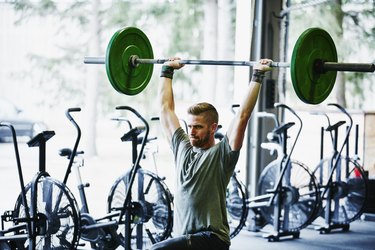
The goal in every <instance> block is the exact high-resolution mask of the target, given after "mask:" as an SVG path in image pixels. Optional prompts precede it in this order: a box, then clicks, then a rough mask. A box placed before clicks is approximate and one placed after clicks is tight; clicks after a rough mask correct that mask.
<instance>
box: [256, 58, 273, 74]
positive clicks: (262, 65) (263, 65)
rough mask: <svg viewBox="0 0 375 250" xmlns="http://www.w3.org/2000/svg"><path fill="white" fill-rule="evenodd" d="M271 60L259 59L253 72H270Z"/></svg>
mask: <svg viewBox="0 0 375 250" xmlns="http://www.w3.org/2000/svg"><path fill="white" fill-rule="evenodd" d="M271 63H272V60H271V59H260V60H259V62H258V63H257V64H255V65H254V68H253V69H254V70H258V71H262V72H267V71H271V70H272V67H271Z"/></svg>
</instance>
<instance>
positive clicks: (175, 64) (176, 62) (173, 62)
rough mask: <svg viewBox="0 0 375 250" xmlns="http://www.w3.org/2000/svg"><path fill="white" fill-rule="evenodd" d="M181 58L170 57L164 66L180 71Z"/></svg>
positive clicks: (181, 65)
mask: <svg viewBox="0 0 375 250" xmlns="http://www.w3.org/2000/svg"><path fill="white" fill-rule="evenodd" d="M180 60H181V58H179V57H171V58H169V59H168V61H166V62H165V63H164V65H167V66H170V67H172V68H174V69H180V68H182V67H183V66H184V64H181V63H180Z"/></svg>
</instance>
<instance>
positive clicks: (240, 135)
mask: <svg viewBox="0 0 375 250" xmlns="http://www.w3.org/2000/svg"><path fill="white" fill-rule="evenodd" d="M270 63H271V60H268V59H262V60H260V62H259V64H257V65H256V66H254V71H257V72H260V73H261V74H264V72H266V71H269V70H271V67H270V66H269V65H270ZM261 84H262V77H259V75H258V76H257V77H253V78H252V80H251V81H250V84H249V86H248V91H247V93H246V95H245V97H244V99H243V101H242V103H241V106H240V108H239V110H238V112H237V113H236V115H235V117H234V118H233V120H232V122H231V124H230V126H229V128H228V130H227V137H228V140H229V145H230V146H231V148H232V150H235V151H236V150H239V149H241V147H242V143H243V140H244V137H245V130H246V127H247V123H248V121H249V119H250V116H251V113H252V112H253V110H254V107H255V104H256V102H257V99H258V95H259V91H260V87H261Z"/></svg>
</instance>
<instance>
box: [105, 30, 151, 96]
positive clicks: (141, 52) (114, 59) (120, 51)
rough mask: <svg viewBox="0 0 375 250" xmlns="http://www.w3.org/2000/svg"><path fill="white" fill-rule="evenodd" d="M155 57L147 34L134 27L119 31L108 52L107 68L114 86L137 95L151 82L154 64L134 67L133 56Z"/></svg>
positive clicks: (119, 90)
mask: <svg viewBox="0 0 375 250" xmlns="http://www.w3.org/2000/svg"><path fill="white" fill-rule="evenodd" d="M133 55H135V56H138V58H143V59H153V58H154V54H153V52H152V46H151V43H150V41H149V40H148V38H147V36H146V35H145V34H144V33H143V32H142V31H141V30H140V29H137V28H134V27H127V28H124V29H122V30H119V31H117V32H116V33H115V34H114V35H113V36H112V38H111V40H110V42H109V44H108V47H107V53H106V60H105V62H106V70H107V76H108V78H109V81H110V82H111V84H112V87H113V88H114V89H116V90H117V91H118V92H120V93H122V94H126V95H136V94H138V93H140V92H141V91H143V89H144V88H146V86H147V84H148V83H149V81H150V79H151V76H152V71H153V68H154V65H153V64H139V65H138V66H136V67H133V66H132V65H131V63H130V62H129V59H130V58H131V56H133Z"/></svg>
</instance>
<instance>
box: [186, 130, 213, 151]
mask: <svg viewBox="0 0 375 250" xmlns="http://www.w3.org/2000/svg"><path fill="white" fill-rule="evenodd" d="M192 139H194V140H192ZM209 139H210V133H208V132H207V134H206V136H205V137H203V138H201V139H198V140H197V138H196V137H192V138H190V143H191V145H193V146H194V147H197V148H201V147H203V146H204V145H206V144H207V143H208V141H209Z"/></svg>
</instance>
